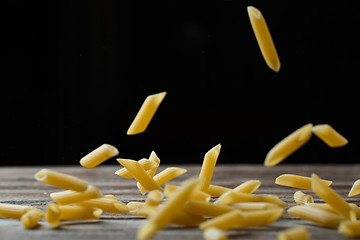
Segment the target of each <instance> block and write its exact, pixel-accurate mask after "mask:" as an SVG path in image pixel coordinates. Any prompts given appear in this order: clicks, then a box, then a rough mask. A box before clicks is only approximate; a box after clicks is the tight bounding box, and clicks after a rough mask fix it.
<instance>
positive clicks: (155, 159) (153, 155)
mask: <svg viewBox="0 0 360 240" xmlns="http://www.w3.org/2000/svg"><path fill="white" fill-rule="evenodd" d="M149 160H150V161H151V162H155V163H157V167H154V168H151V169H149V170H147V171H146V172H147V173H148V175H149V176H150V177H154V175H155V173H156V171H157V169H158V167H159V165H160V159H159V157H158V156H157V155H156V153H155V152H154V151H152V152H151V154H150V157H149ZM155 182H156V180H155ZM159 185H161V184H159ZM137 187H138V189H139V191H140V192H141V194H142V195H144V194H145V193H146V189H145V188H144V187H143V186H142V185H141V184H140V183H139V182H138V183H137Z"/></svg>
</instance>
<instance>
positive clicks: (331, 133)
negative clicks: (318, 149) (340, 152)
mask: <svg viewBox="0 0 360 240" xmlns="http://www.w3.org/2000/svg"><path fill="white" fill-rule="evenodd" d="M312 132H313V133H314V134H315V135H316V136H317V137H318V138H320V139H321V140H323V141H324V142H325V143H326V144H327V145H329V146H330V147H342V146H345V145H346V144H347V143H348V140H347V139H346V138H345V137H343V136H342V135H341V134H340V133H338V132H337V131H336V130H335V129H334V128H333V127H331V126H330V125H329V124H319V125H316V126H314V127H313V129H312Z"/></svg>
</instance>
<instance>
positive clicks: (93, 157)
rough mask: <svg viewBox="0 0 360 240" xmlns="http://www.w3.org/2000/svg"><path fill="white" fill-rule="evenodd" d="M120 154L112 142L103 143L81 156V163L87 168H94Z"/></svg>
mask: <svg viewBox="0 0 360 240" xmlns="http://www.w3.org/2000/svg"><path fill="white" fill-rule="evenodd" d="M118 154H119V151H118V150H117V149H116V147H114V146H111V145H110V144H103V145H101V146H100V147H98V148H96V149H95V150H93V151H91V152H90V153H88V154H87V155H86V156H84V157H83V158H81V159H80V164H81V166H83V167H85V168H94V167H96V166H98V165H100V164H101V163H103V162H105V161H106V160H108V159H110V158H112V157H115V156H116V155H118Z"/></svg>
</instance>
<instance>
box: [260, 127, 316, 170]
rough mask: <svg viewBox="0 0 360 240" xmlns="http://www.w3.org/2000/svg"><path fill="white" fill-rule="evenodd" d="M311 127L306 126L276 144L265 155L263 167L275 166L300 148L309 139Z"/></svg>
mask: <svg viewBox="0 0 360 240" xmlns="http://www.w3.org/2000/svg"><path fill="white" fill-rule="evenodd" d="M312 126H313V125H312V124H311V123H309V124H306V125H304V126H302V127H301V128H299V129H297V130H296V131H295V132H293V133H291V134H290V135H288V136H287V137H286V138H284V139H283V140H281V141H280V142H279V143H277V144H276V145H275V146H274V147H273V148H272V149H271V150H270V151H269V152H268V154H267V155H266V158H265V162H264V165H265V166H266V167H272V166H275V165H277V164H279V163H280V162H282V161H283V160H284V159H285V158H287V157H288V156H290V155H291V154H292V153H294V152H295V151H296V150H298V149H299V148H300V147H302V146H303V145H304V144H305V143H306V142H308V141H309V139H310V137H311V134H312Z"/></svg>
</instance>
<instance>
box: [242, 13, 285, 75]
mask: <svg viewBox="0 0 360 240" xmlns="http://www.w3.org/2000/svg"><path fill="white" fill-rule="evenodd" d="M247 11H248V14H249V18H250V23H251V26H252V28H253V30H254V33H255V37H256V40H257V42H258V45H259V47H260V51H261V53H262V55H263V57H264V60H265V62H266V64H267V65H268V66H269V68H271V69H272V70H273V71H275V72H278V71H279V70H280V60H279V56H278V54H277V52H276V48H275V45H274V42H273V40H272V37H271V35H270V31H269V29H268V26H267V24H266V21H265V19H264V16H263V15H262V14H261V12H260V11H259V10H258V9H256V8H255V7H252V6H249V7H248V8H247Z"/></svg>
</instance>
